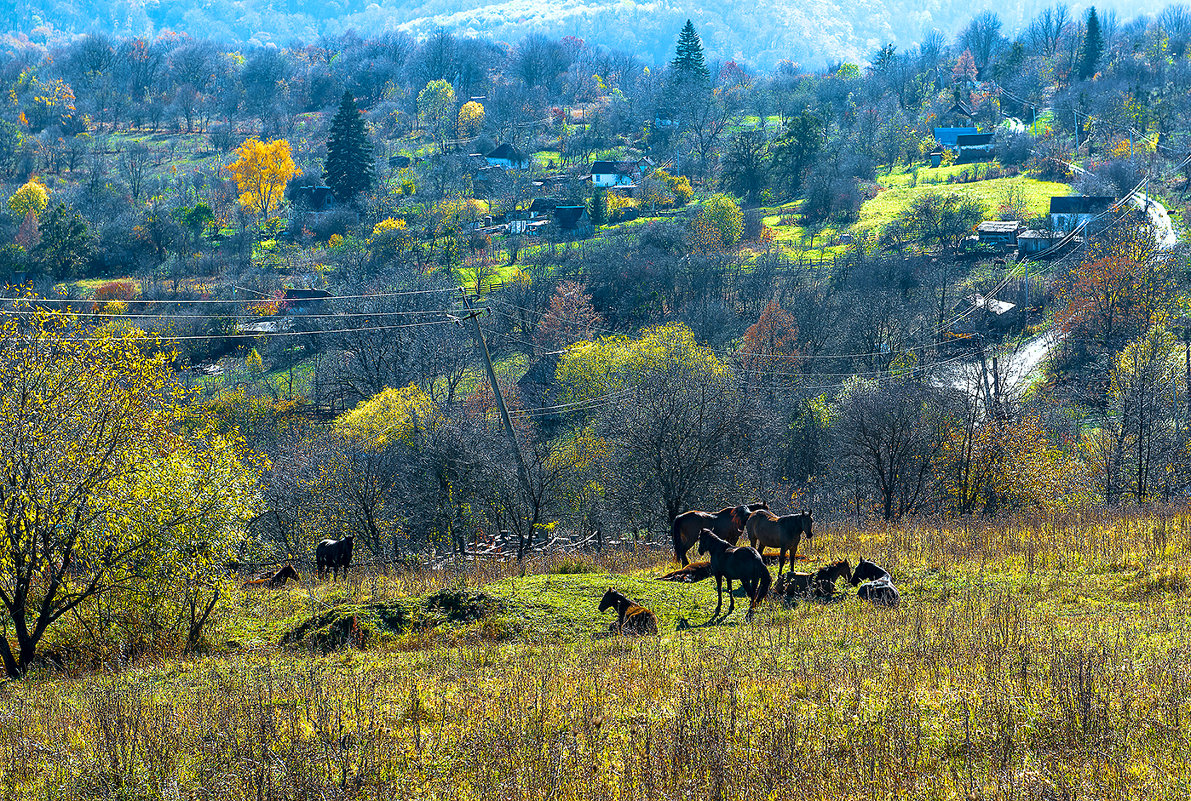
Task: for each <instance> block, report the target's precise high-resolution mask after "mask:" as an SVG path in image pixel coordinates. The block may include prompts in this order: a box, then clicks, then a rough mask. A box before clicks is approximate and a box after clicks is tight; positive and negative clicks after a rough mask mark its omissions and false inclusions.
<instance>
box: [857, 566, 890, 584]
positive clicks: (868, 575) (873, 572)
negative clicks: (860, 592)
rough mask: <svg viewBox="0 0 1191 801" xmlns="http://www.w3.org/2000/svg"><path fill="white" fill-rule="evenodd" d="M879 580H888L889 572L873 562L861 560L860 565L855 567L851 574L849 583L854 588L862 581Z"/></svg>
mask: <svg viewBox="0 0 1191 801" xmlns="http://www.w3.org/2000/svg"><path fill="white" fill-rule="evenodd" d="M880 578H889V571H888V570H886V569H885V568H883V567H881V566H880V565H878V564H876V563H874V562H870V561H868V560H867V559H861V560H860V564H858V565H856V570H854V571H853V572H852V578H851V583H852V586H853V587H855V586H857V585H859V584H860V582H862V581H875V580H877V579H880Z"/></svg>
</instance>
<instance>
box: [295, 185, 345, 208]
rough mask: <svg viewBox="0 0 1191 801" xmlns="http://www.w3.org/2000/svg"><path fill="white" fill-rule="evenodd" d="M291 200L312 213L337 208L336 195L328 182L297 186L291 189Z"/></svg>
mask: <svg viewBox="0 0 1191 801" xmlns="http://www.w3.org/2000/svg"><path fill="white" fill-rule="evenodd" d="M290 201H291V202H292V203H293V204H294V205H295V206H297V207H298V208H300V209H301V210H303V211H308V212H310V213H312V214H322V213H323V212H326V211H331V210H332V209H334V208H335V195H334V194H333V193H332V192H331V187H329V186H327V185H326V184H306V185H303V186H295V187H293V189H291V190H290Z"/></svg>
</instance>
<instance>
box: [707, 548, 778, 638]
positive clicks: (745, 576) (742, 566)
mask: <svg viewBox="0 0 1191 801" xmlns="http://www.w3.org/2000/svg"><path fill="white" fill-rule="evenodd" d="M699 553H701V554H704V553H707V554H711V559H710V562H711V574H712V575H713V576H715V589H716V593H717V595H718V598H717V603H716V605H715V612H714V613H713V614H712V616H711V617H712V619H713V620H714V619H715V618H717V617H719V614H720V610H721V609H722V608H723V607H724V580H725V579H727V581H728V614H729V615H730V614H732V610H733V609H735V608H736V598H735V597H734V596H733V595H732V581H733V579H735V580H736V581H739V582H740V583H741V586H743V587H744V589H745V592H746V593H748V596H749V600H750V601H752V603H751V604H749V611H748V615H747V616H746V619H748V618H751V617H752V616H753V611H754V610H755V609H756V608H757V604H759V603H760V602H761V601H763V600H765V596H766V595H768V594H769V583H770V582H771V581H772V580H773V579H772V578H771V577H770V575H769V568H767V567H766V566H765V563H764V562H763V561H761V554H759V553H757V552H756V551H755V550H753V549H752V548H749V547H748V546H743V547H740V548H737V547H734V546H733V545H732V544H731V543H729V542H728V541H727V540H725V539H723V538H721V537H717V536H716V535H715V534H714V533H712V532H711V530H710V529H706V528H705V529H703V530H702V531H700V532H699Z"/></svg>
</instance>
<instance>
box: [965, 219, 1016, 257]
mask: <svg viewBox="0 0 1191 801" xmlns="http://www.w3.org/2000/svg"><path fill="white" fill-rule="evenodd" d="M1020 231H1021V222H1020V221H1019V220H1005V221H1001V220H989V221H987V222H982V223H980V225H977V226H976V238H977V239H979V240H980V242H981V244H985V245H998V246H1000V247H1002V248H1004V249H1005V250H1012V249H1013V248H1015V247H1017V235H1018V232H1020Z"/></svg>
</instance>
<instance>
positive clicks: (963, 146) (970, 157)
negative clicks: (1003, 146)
mask: <svg viewBox="0 0 1191 801" xmlns="http://www.w3.org/2000/svg"><path fill="white" fill-rule="evenodd" d="M994 147H995V146H994V145H993V135H992V134H990V133H974V134H959V135H957V136H956V137H955V149H956V150H957V151H958V155H957V156H956V161H969V162H970V161H988V160H989V159H991V158H992V157H993V149H994Z"/></svg>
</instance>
